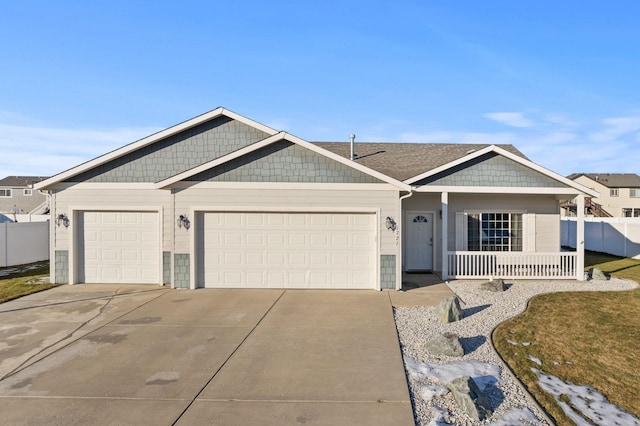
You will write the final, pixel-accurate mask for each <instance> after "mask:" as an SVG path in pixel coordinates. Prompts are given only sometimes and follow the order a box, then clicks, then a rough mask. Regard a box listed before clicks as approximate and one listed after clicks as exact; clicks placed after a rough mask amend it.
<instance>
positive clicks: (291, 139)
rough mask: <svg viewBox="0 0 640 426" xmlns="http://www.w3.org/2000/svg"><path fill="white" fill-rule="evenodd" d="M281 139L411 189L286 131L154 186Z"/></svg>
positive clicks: (187, 176) (408, 189)
mask: <svg viewBox="0 0 640 426" xmlns="http://www.w3.org/2000/svg"><path fill="white" fill-rule="evenodd" d="M283 140H286V141H289V142H292V143H294V144H296V145H299V146H301V147H303V148H306V149H309V150H311V151H314V152H316V153H318V154H321V155H323V156H325V157H328V158H330V159H332V160H334V161H336V162H338V163H341V164H344V165H347V166H349V167H351V168H354V169H356V170H358V171H361V172H363V173H366V174H368V175H370V176H373V177H375V178H377V179H379V180H381V181H383V182H386V183H389V184H391V185H394V186H396V187H398V188H400V189H401V190H403V191H410V190H411V186H410V185H408V184H406V183H404V182H401V181H399V180H397V179H394V178H393V177H390V176H388V175H386V174H384V173H381V172H378V171H376V170H374V169H370V168H368V167H366V166H363V165H361V164H358V163H355V162H352V161H351V160H349V159H346V158H344V157H342V156H340V155H337V154H335V153H333V152H331V151H328V150H325V149H324V148H321V147H318V146H316V145H315V144H312V143H310V142H307V141H305V140H303V139H300V138H299V137H297V136H294V135H291V134H289V133H286V132H279V133H277V134H275V135H273V136H270V137H268V138H266V139H263V140H261V141H259V142H255V143H253V144H251V145H249V146H247V147H245V148H242V149H239V150H237V151H234V152H232V153H230V154H227V155H225V156H222V157H220V158H216V159H215V160H212V161H209V162H207V163H204V164H201V165H200V166H197V167H194V168H192V169H190V170H187V171H185V172H182V173H179V174H177V175H175V176H173V177H171V178H168V179H165V180H162V181H160V182H158V183H156V185H155V187H156V188H166V187H168V186H170V185H172V184H174V183H176V182H179V181H182V180H187V179H188V178H190V177H192V176H195V175H197V174H199V173H202V172H204V171H207V170H209V169H212V168H214V167H216V166H219V165H221V164H224V163H227V162H229V161H231V160H234V159H236V158H240V157H242V156H244V155H247V154H249V153H251V152H254V151H257V150H259V149H261V148H264V147H266V146H269V145H272V144H274V143H276V142H280V141H283Z"/></svg>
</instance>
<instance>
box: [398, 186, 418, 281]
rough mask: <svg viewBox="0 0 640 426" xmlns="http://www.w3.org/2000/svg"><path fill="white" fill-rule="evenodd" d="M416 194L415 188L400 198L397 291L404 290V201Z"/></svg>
mask: <svg viewBox="0 0 640 426" xmlns="http://www.w3.org/2000/svg"><path fill="white" fill-rule="evenodd" d="M413 194H414V192H413V188H412V189H411V191H409V193H408V194H406V195H403V196H402V197H400V198H399V205H400V212H399V214H398V231H397V232H398V234H397V235H396V241H397V245H398V247H399V248H400V250H399V253H400V256H398V262H396V269H397V271H396V290H400V289H402V265H403V261H404V241H403V239H402V232H403V228H402V227H403V226H404V215H403V214H402V201H403V200H405V199H407V198H409V197H411V196H412V195H413Z"/></svg>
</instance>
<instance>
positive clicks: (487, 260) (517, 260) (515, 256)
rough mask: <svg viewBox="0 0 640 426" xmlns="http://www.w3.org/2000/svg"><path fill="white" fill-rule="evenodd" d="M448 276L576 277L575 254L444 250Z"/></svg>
mask: <svg viewBox="0 0 640 426" xmlns="http://www.w3.org/2000/svg"><path fill="white" fill-rule="evenodd" d="M447 257H448V268H449V270H448V276H449V278H489V277H493V278H511V279H513V278H527V279H544V278H555V279H576V276H577V275H576V266H577V263H578V262H577V260H578V258H577V254H576V253H572V252H558V253H524V252H514V251H512V252H505V251H503V252H495V251H493V252H486V251H485V252H480V251H450V252H448V256H447Z"/></svg>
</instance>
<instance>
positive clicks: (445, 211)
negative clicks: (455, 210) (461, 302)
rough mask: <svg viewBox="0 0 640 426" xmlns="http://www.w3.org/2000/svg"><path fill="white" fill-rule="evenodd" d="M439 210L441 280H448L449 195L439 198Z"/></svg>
mask: <svg viewBox="0 0 640 426" xmlns="http://www.w3.org/2000/svg"><path fill="white" fill-rule="evenodd" d="M440 203H441V205H440V208H441V209H442V279H443V280H446V279H448V278H449V256H448V253H447V252H448V251H449V232H448V230H449V193H448V192H443V193H442V194H441V196H440Z"/></svg>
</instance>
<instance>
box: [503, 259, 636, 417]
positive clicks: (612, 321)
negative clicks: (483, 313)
mask: <svg viewBox="0 0 640 426" xmlns="http://www.w3.org/2000/svg"><path fill="white" fill-rule="evenodd" d="M585 265H586V266H587V267H594V266H595V267H598V268H600V269H601V270H602V271H604V272H606V273H609V274H611V275H613V276H615V277H619V278H625V279H631V280H634V281H636V282H640V260H634V259H625V258H619V257H616V256H611V255H607V254H602V253H593V252H587V253H586V255H585ZM507 339H510V340H512V341H517V342H531V345H530V346H528V347H523V346H515V345H512V344H510V343H508V342H507ZM493 341H494V345H495V347H496V349H497V350H498V353H500V355H501V356H502V358H503V359H504V360H505V361H506V362H507V364H508V365H509V366H510V367H511V369H512V370H513V371H514V372H515V373H516V375H517V376H518V377H519V378H520V380H521V381H522V382H523V383H524V384H525V386H526V387H527V388H528V389H529V391H530V392H531V393H532V394H533V396H534V397H535V398H536V399H537V400H538V402H539V403H540V404H541V405H542V406H543V407H544V408H545V410H546V411H547V412H548V413H549V414H550V415H551V416H552V417H553V418H554V420H555V421H556V422H557V423H558V425H573V424H574V423H573V422H572V421H571V420H570V419H569V418H568V417H566V416H565V415H564V413H563V412H562V410H561V408H560V407H559V406H558V405H557V404H556V402H555V400H554V399H553V397H552V396H551V395H549V394H547V393H546V392H544V391H543V390H542V389H541V388H540V387H539V386H538V384H537V377H536V376H535V374H534V373H533V372H532V371H531V367H532V362H531V361H530V360H529V359H528V358H527V356H528V355H529V354H531V355H533V356H536V357H538V358H540V359H541V360H542V365H543V367H542V370H543V371H545V372H547V373H549V374H553V375H554V376H556V377H559V378H561V379H562V380H564V381H565V382H571V383H574V384H586V385H590V386H592V387H594V388H595V389H596V390H598V391H599V392H601V393H602V394H603V395H605V396H606V397H607V398H608V399H609V401H611V402H612V403H614V404H617V405H618V406H620V407H622V408H623V409H624V410H625V411H627V412H629V413H632V414H634V415H636V416H638V417H640V399H638V395H640V380H638V371H640V349H639V345H640V289H636V290H633V291H625V292H586V293H581V292H575V293H554V294H546V295H541V296H538V297H535V298H533V299H532V300H531V301H530V303H529V307H528V309H527V311H526V312H525V313H524V314H522V315H520V316H518V317H516V318H514V319H512V320H509V321H507V322H505V323H503V324H501V325H500V326H499V327H498V328H496V330H495V332H494V334H493ZM553 361H557V362H559V364H557V365H555V364H554V362H553ZM566 361H570V364H568V363H566Z"/></svg>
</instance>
